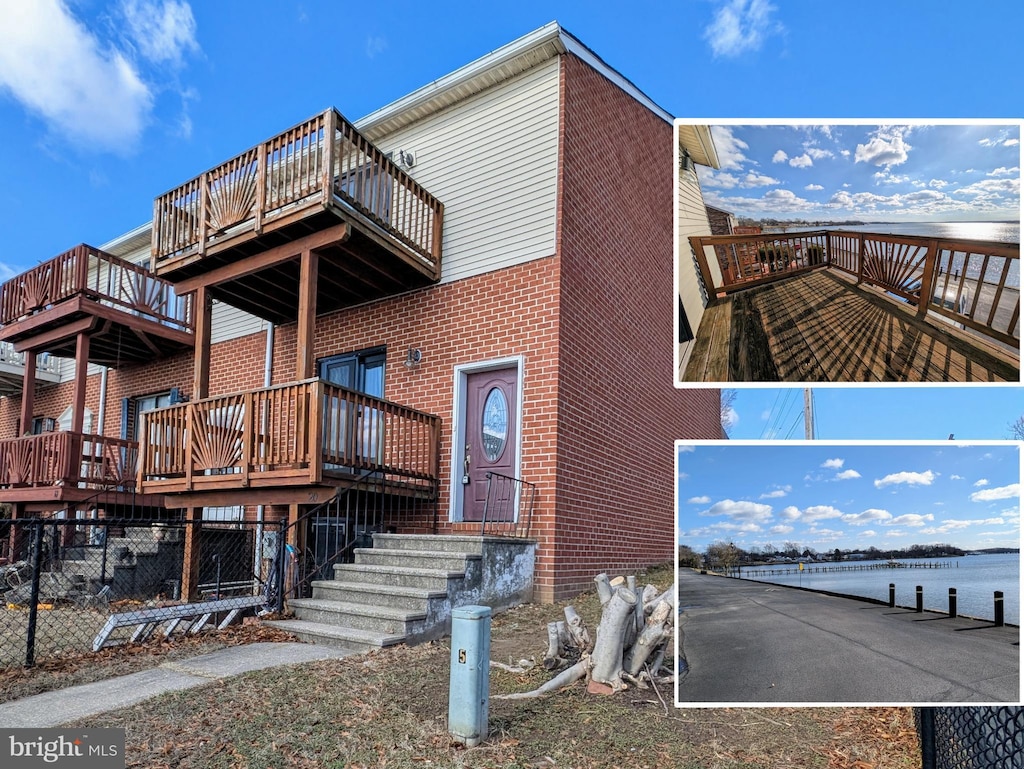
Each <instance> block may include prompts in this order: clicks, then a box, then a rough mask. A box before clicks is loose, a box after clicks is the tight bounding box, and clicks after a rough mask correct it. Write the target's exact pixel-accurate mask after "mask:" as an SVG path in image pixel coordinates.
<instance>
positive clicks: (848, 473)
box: [836, 468, 860, 481]
mask: <svg viewBox="0 0 1024 769" xmlns="http://www.w3.org/2000/svg"><path fill="white" fill-rule="evenodd" d="M853 478H860V473H858V472H857V471H856V470H854V469H853V468H851V469H849V470H843V472H841V473H836V480H837V481H849V480H852V479H853Z"/></svg>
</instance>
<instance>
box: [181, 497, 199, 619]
mask: <svg viewBox="0 0 1024 769" xmlns="http://www.w3.org/2000/svg"><path fill="white" fill-rule="evenodd" d="M185 515H186V518H185V520H186V521H187V522H188V523H187V524H186V525H185V555H184V562H183V564H182V568H181V598H182V600H183V601H191V600H192V599H193V597H195V595H196V594H197V592H198V588H199V554H200V553H199V550H200V548H199V527H200V526H201V525H202V523H201V522H202V518H203V508H201V507H190V508H188V509H187V510H186V513H185Z"/></svg>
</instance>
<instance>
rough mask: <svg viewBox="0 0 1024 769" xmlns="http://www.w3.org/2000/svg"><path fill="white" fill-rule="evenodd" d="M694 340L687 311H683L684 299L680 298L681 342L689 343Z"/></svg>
mask: <svg viewBox="0 0 1024 769" xmlns="http://www.w3.org/2000/svg"><path fill="white" fill-rule="evenodd" d="M691 339H693V329H691V328H690V321H689V320H688V319H687V317H686V310H684V309H683V298H682V297H679V342H680V344H681V343H683V342H689V341H690V340H691Z"/></svg>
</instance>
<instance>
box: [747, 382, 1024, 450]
mask: <svg viewBox="0 0 1024 769" xmlns="http://www.w3.org/2000/svg"><path fill="white" fill-rule="evenodd" d="M735 392H736V397H735V400H734V402H733V406H732V409H733V413H732V414H731V421H732V424H731V426H730V427H729V436H730V438H733V439H735V440H762V439H763V440H786V439H802V438H803V437H804V420H803V404H804V398H803V393H804V391H803V388H798V387H797V388H766V387H747V388H743V389H737V390H736V391H735ZM812 394H813V405H814V414H815V426H816V429H815V437H816V438H818V439H821V440H878V441H881V440H920V441H924V440H945V439H947V438H948V437H949V436H950V434H952V435H953V436H954V437H955V438H956V439H957V440H1001V439H1006V438H1011V437H1013V436H1012V433H1011V430H1010V424H1011V423H1012V422H1014V421H1015V420H1017V419H1018V418H1020V417H1021V416H1022V415H1024V388H1021V387H977V386H975V387H946V386H941V387H817V388H814V389H812Z"/></svg>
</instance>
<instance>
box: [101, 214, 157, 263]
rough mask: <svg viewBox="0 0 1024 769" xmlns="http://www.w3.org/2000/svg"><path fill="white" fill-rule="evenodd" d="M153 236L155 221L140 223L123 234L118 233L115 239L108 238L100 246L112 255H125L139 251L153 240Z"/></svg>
mask: <svg viewBox="0 0 1024 769" xmlns="http://www.w3.org/2000/svg"><path fill="white" fill-rule="evenodd" d="M152 237H153V222H152V221H149V222H146V223H145V224H140V225H139V226H138V227H136V228H135V229H134V230H129V231H128V232H126V233H124V234H123V235H118V236H117V237H116V238H114V239H113V240H108V241H107V242H106V243H104V244H103V245H102V246H100V251H106V252H107V253H108V254H111V255H112V256H124V255H125V254H130V253H131V252H132V251H137V250H138V249H140V248H142V247H143V246H144V245H146V244H147V243H149V242H151V240H152Z"/></svg>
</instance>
